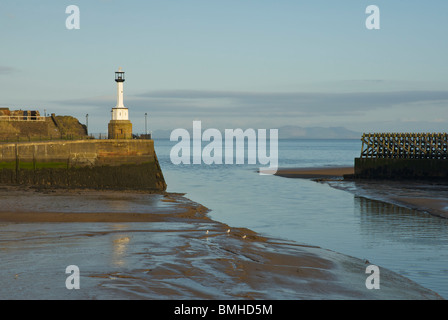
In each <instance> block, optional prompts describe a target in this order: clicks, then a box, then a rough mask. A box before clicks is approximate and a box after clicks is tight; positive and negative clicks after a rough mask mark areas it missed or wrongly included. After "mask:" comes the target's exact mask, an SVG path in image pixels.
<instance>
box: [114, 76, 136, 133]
mask: <svg viewBox="0 0 448 320" xmlns="http://www.w3.org/2000/svg"><path fill="white" fill-rule="evenodd" d="M115 81H116V82H117V105H116V106H115V108H112V119H111V120H110V122H109V139H132V123H131V122H130V121H129V110H128V108H126V107H125V106H124V104H123V84H124V81H125V78H124V72H123V71H122V69H121V68H119V69H118V71H117V72H115Z"/></svg>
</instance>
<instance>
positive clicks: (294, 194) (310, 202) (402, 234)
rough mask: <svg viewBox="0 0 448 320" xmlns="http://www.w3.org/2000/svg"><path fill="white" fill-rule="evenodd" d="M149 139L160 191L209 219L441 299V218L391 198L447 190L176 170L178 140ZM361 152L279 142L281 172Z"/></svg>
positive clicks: (322, 143) (236, 170)
mask: <svg viewBox="0 0 448 320" xmlns="http://www.w3.org/2000/svg"><path fill="white" fill-rule="evenodd" d="M154 139H155V149H156V152H157V156H158V159H159V163H160V165H161V167H162V170H163V173H164V177H165V180H166V182H167V185H168V189H167V191H168V192H176V193H185V196H186V197H187V198H189V199H191V200H193V201H195V202H198V203H200V204H202V205H204V206H206V207H207V208H208V209H209V210H210V211H209V213H208V214H209V216H210V217H211V218H212V219H213V220H216V221H219V222H223V223H226V224H228V225H229V226H233V227H244V228H248V229H251V230H253V231H255V232H257V233H259V234H260V235H263V236H267V237H271V238H276V239H282V240H288V241H293V242H296V243H299V244H305V245H313V246H319V247H322V248H325V249H328V250H332V251H336V252H339V253H343V254H345V255H349V256H352V257H356V258H360V259H364V260H366V263H367V264H374V265H377V266H379V267H380V270H381V268H387V269H389V270H392V271H394V272H396V273H398V274H400V275H402V276H404V277H407V278H409V279H411V280H413V281H415V282H417V283H419V284H420V285H422V286H424V287H426V288H429V289H431V290H433V291H435V292H437V293H438V294H439V295H441V296H442V297H444V298H448V219H446V218H441V217H438V216H434V215H431V214H430V213H428V212H425V211H423V210H416V209H412V208H407V207H404V206H402V205H397V204H396V203H394V202H393V201H391V197H390V195H395V196H401V197H403V196H410V197H425V198H431V197H434V198H445V199H447V198H448V187H447V186H443V185H436V186H434V185H422V184H420V183H418V182H408V183H402V184H400V183H388V182H381V183H378V182H376V183H373V182H372V183H371V184H369V183H363V184H357V183H356V182H353V181H338V180H335V181H330V182H328V181H320V182H316V181H313V180H309V179H298V178H284V177H279V176H274V175H260V174H259V173H258V169H259V168H260V167H263V165H262V164H248V163H247V162H248V161H245V163H244V164H235V163H233V164H212V165H208V164H204V163H201V164H177V165H176V164H173V163H172V161H171V158H170V152H171V150H172V148H173V146H175V145H176V144H177V142H172V141H170V140H168V139H157V137H155V138H154ZM268 150H269V149H268ZM246 153H247V150H246ZM360 153H361V141H360V140H335V139H332V140H299V139H294V140H279V141H278V165H279V167H280V168H314V167H316V168H322V167H335V166H342V167H347V166H353V165H354V158H356V157H359V155H360ZM246 160H247V158H246ZM383 281H387V280H383Z"/></svg>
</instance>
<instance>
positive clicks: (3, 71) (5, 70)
mask: <svg viewBox="0 0 448 320" xmlns="http://www.w3.org/2000/svg"><path fill="white" fill-rule="evenodd" d="M17 71H18V70H17V69H16V68H12V67H7V66H0V75H8V74H12V73H15V72H17Z"/></svg>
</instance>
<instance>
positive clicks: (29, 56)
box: [0, 0, 448, 132]
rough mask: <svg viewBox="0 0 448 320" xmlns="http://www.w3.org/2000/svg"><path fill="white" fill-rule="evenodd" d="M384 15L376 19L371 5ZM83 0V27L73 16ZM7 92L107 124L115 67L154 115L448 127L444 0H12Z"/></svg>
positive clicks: (216, 123)
mask: <svg viewBox="0 0 448 320" xmlns="http://www.w3.org/2000/svg"><path fill="white" fill-rule="evenodd" d="M371 4H374V5H377V6H378V7H379V8H380V10H381V11H380V13H381V29H380V30H367V29H366V27H365V20H366V18H367V16H368V15H367V14H365V10H366V7H367V6H368V5H371ZM69 5H77V6H78V7H79V9H80V12H81V19H80V22H81V29H80V30H68V29H66V27H65V20H66V18H67V17H68V15H67V14H66V13H65V9H66V7H67V6H69ZM0 9H1V10H0V39H1V49H0V86H1V89H0V106H3V107H10V108H15V107H18V108H29V109H38V110H40V111H41V112H42V113H43V111H44V109H46V110H47V112H54V113H56V114H60V115H66V114H67V115H74V116H76V117H78V119H79V120H80V121H81V122H85V114H87V113H88V114H89V129H90V132H106V131H107V123H108V121H109V119H110V109H111V108H112V107H114V106H115V93H116V84H115V82H114V71H116V70H117V69H118V67H122V68H123V69H124V71H125V72H126V76H127V79H126V82H125V106H126V107H128V108H129V110H130V117H131V120H132V122H133V123H134V131H135V132H143V131H144V113H145V112H147V113H148V114H149V119H150V120H149V127H150V129H152V130H156V129H174V128H178V127H182V128H191V126H192V121H193V120H202V122H203V128H205V127H216V128H220V129H223V128H238V127H241V128H278V127H281V126H284V125H297V126H303V127H308V126H324V127H330V126H344V127H346V128H348V129H351V130H355V131H360V132H362V131H366V132H367V131H368V132H373V131H446V127H447V124H448V111H447V107H448V90H447V88H448V72H447V71H448V67H447V66H448V41H447V37H446V33H447V30H448V22H447V21H448V19H446V12H447V10H448V3H447V2H446V1H442V0H431V1H412V0H408V1H399V0H387V1H383V0H372V1H370V0H369V1H363V0H340V1H334V0H326V1H320V0H313V1H311V0H308V1H301V0H294V1H290V0H283V1H282V0H279V1H272V0H271V1H267V0H257V1H255V0H239V1H235V0H226V1H224V0H208V1H205V0H204V1H196V0H184V1H182V0H178V1H174V0H171V1H167V0H165V1H136V0H134V1H132V0H130V1H116V0H89V1H75V0H73V1H54V0H52V1H48V0H40V1H31V0H28V1H23V0H3V1H2V3H1V4H0Z"/></svg>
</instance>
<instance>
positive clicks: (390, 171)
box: [354, 158, 448, 181]
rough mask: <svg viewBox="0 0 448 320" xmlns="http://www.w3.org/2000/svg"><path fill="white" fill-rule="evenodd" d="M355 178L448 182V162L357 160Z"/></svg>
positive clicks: (428, 160)
mask: <svg viewBox="0 0 448 320" xmlns="http://www.w3.org/2000/svg"><path fill="white" fill-rule="evenodd" d="M354 178H360V179H428V180H446V181H448V160H446V159H381V158H356V159H355V174H354Z"/></svg>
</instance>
